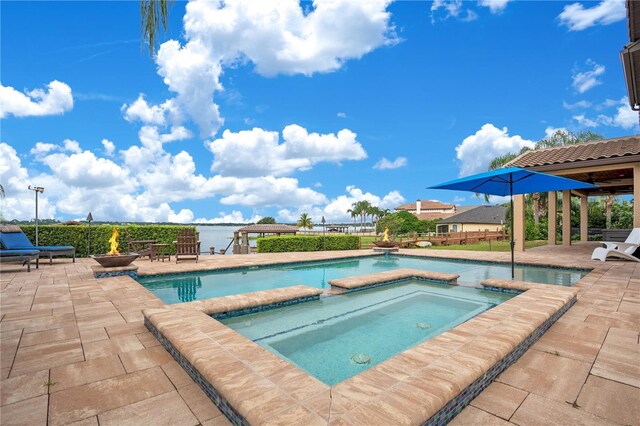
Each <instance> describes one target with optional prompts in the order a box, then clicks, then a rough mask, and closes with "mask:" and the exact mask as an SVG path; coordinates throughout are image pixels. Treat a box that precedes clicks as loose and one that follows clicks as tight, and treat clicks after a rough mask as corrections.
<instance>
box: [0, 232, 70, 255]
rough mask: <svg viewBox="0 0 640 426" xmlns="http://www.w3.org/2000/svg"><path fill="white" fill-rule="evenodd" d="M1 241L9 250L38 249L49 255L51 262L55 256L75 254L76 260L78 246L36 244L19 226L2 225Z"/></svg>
mask: <svg viewBox="0 0 640 426" xmlns="http://www.w3.org/2000/svg"><path fill="white" fill-rule="evenodd" d="M0 243H1V244H2V248H4V249H7V250H38V251H39V252H40V256H49V264H52V263H53V256H64V255H69V254H70V255H73V262H74V263H75V261H76V248H75V247H73V246H34V245H33V244H32V243H31V241H29V238H27V236H26V235H25V234H24V232H22V230H21V229H20V227H19V226H16V225H5V226H0Z"/></svg>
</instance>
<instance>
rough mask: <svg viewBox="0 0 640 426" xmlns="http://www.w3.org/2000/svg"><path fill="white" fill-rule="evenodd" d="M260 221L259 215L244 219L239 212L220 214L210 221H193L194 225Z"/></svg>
mask: <svg viewBox="0 0 640 426" xmlns="http://www.w3.org/2000/svg"><path fill="white" fill-rule="evenodd" d="M260 219H262V216H260V215H253V216H252V217H249V218H245V217H244V215H243V214H242V212H241V211H239V210H233V211H232V212H231V213H229V214H227V213H225V212H220V215H219V216H218V217H214V218H212V219H206V218H203V217H201V218H198V219H196V220H195V223H256V222H257V221H259V220H260Z"/></svg>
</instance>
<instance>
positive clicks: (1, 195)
mask: <svg viewBox="0 0 640 426" xmlns="http://www.w3.org/2000/svg"><path fill="white" fill-rule="evenodd" d="M0 198H4V186H2V184H0Z"/></svg>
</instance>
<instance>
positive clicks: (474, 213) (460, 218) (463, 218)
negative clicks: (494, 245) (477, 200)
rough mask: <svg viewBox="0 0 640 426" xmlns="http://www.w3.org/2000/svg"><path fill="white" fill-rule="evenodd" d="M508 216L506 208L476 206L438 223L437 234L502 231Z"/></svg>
mask: <svg viewBox="0 0 640 426" xmlns="http://www.w3.org/2000/svg"><path fill="white" fill-rule="evenodd" d="M506 214H507V208H506V207H504V206H474V207H473V208H471V209H469V210H466V211H463V212H461V213H457V214H455V215H453V216H451V217H448V218H446V219H443V220H441V221H440V222H438V224H437V225H436V232H437V233H438V234H446V233H450V232H465V231H466V232H475V231H502V229H503V228H504V223H505V221H506Z"/></svg>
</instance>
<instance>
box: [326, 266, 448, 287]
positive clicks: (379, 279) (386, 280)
mask: <svg viewBox="0 0 640 426" xmlns="http://www.w3.org/2000/svg"><path fill="white" fill-rule="evenodd" d="M410 278H414V279H418V280H421V281H428V282H433V283H438V284H447V285H458V283H457V279H458V278H460V275H458V274H447V273H442V272H433V271H425V270H422V269H411V268H402V269H393V270H391V271H382V272H374V273H372V274H366V275H358V276H356V277H348V278H338V279H335V280H329V284H330V285H331V289H332V290H336V291H339V292H343V293H350V292H352V291H358V290H366V289H370V288H375V287H378V286H381V285H387V284H392V283H396V282H398V281H405V280H407V279H410Z"/></svg>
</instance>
